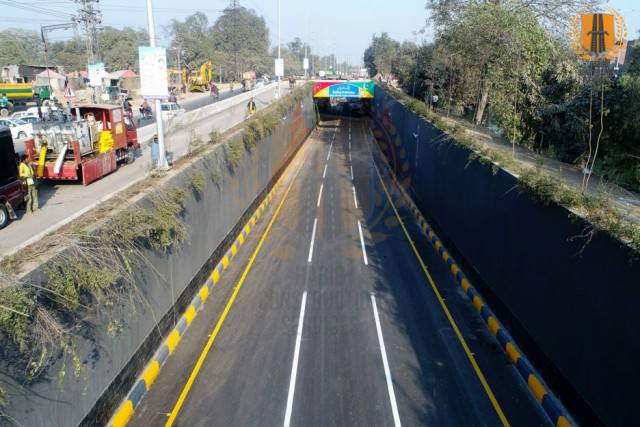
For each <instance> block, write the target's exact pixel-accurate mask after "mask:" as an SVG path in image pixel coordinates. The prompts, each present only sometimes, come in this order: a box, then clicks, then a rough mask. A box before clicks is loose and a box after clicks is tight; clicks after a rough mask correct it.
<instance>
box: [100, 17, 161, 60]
mask: <svg viewBox="0 0 640 427" xmlns="http://www.w3.org/2000/svg"><path fill="white" fill-rule="evenodd" d="M148 43H149V35H148V33H147V32H146V31H144V30H136V29H133V28H129V27H125V28H123V29H122V30H118V29H115V28H113V27H105V28H104V29H103V30H102V31H100V32H99V33H98V49H99V51H100V56H101V59H102V61H103V62H104V63H105V64H106V65H107V66H108V67H109V69H111V70H124V69H128V68H132V69H136V70H137V69H138V67H139V64H138V46H143V45H147V44H148Z"/></svg>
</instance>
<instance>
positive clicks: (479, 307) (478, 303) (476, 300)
mask: <svg viewBox="0 0 640 427" xmlns="http://www.w3.org/2000/svg"><path fill="white" fill-rule="evenodd" d="M473 306H474V307H475V308H476V310H477V311H478V313H480V310H482V307H483V306H484V303H483V302H482V299H481V298H480V297H479V296H478V295H475V296H474V297H473Z"/></svg>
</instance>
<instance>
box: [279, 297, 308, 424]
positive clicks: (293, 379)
mask: <svg viewBox="0 0 640 427" xmlns="http://www.w3.org/2000/svg"><path fill="white" fill-rule="evenodd" d="M306 306H307V291H304V292H303V293H302V303H301V304H300V318H299V319H298V332H297V333H296V346H295V349H294V350H293V366H292V367H291V380H290V381H289V395H288V396H287V409H286V411H285V413H284V427H289V425H290V424H291V411H292V410H293V393H294V392H295V390H296V377H297V376H298V360H299V358H300V341H302V326H303V324H304V310H305V307H306Z"/></svg>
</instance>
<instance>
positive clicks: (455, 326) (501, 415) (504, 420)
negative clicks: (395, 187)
mask: <svg viewBox="0 0 640 427" xmlns="http://www.w3.org/2000/svg"><path fill="white" fill-rule="evenodd" d="M375 169H376V173H377V174H378V179H379V180H380V183H381V184H382V188H383V189H384V192H385V194H386V195H387V199H388V200H389V203H390V205H391V208H392V209H393V212H394V213H395V215H396V218H397V219H398V222H399V223H400V226H401V227H402V231H403V232H404V235H405V237H406V238H407V241H408V242H409V245H410V246H411V249H412V250H413V253H414V255H415V256H416V259H417V260H418V263H419V264H420V267H422V271H423V272H424V275H425V276H426V278H427V280H428V281H429V284H430V285H431V289H433V292H434V293H435V295H436V298H437V299H438V302H439V303H440V307H442V310H443V311H444V314H445V316H446V317H447V319H448V320H449V323H450V324H451V327H452V328H453V330H454V332H455V334H456V336H457V337H458V341H460V345H462V348H463V349H464V352H465V354H466V355H467V358H468V359H469V362H470V363H471V366H472V367H473V370H474V372H475V373H476V375H477V377H478V379H479V380H480V384H482V387H483V388H484V391H485V393H486V394H487V397H488V398H489V401H490V402H491V405H492V406H493V408H494V409H495V411H496V414H497V415H498V418H500V421H501V422H502V425H503V426H505V427H506V426H509V425H510V424H509V421H507V418H506V417H505V415H504V412H503V410H502V408H501V407H500V404H499V403H498V400H497V399H496V397H495V395H494V394H493V391H492V390H491V386H489V383H488V382H487V379H486V378H485V376H484V374H483V373H482V371H481V370H480V366H478V362H476V358H475V356H474V355H473V353H472V352H471V349H469V346H468V345H467V342H466V341H465V339H464V337H463V336H462V333H461V332H460V329H459V328H458V324H457V323H456V321H455V320H454V319H453V316H452V315H451V313H450V312H449V309H448V308H447V305H446V304H445V302H444V299H443V298H442V296H441V295H440V291H439V290H438V287H437V286H436V283H435V282H434V280H433V278H432V277H431V273H429V270H428V269H427V266H426V264H425V263H424V261H423V259H422V256H421V255H420V253H419V252H418V249H417V248H416V245H415V243H414V242H413V239H411V236H410V235H409V232H408V231H407V228H406V226H405V225H404V221H403V220H402V217H400V214H399V213H398V210H397V209H396V206H395V205H394V204H393V200H391V195H390V194H389V190H387V186H386V184H385V183H384V181H383V180H382V176H381V175H380V172H379V171H378V168H377V167H376V168H375ZM438 242H439V241H438ZM441 245H442V244H441Z"/></svg>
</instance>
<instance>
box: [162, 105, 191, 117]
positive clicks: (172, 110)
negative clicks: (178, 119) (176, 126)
mask: <svg viewBox="0 0 640 427" xmlns="http://www.w3.org/2000/svg"><path fill="white" fill-rule="evenodd" d="M160 109H161V110H162V120H167V119H169V118H171V117H175V116H179V115H180V114H184V113H185V112H186V110H185V109H184V108H182V107H181V106H180V105H178V103H177V102H163V103H162V104H160Z"/></svg>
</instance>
